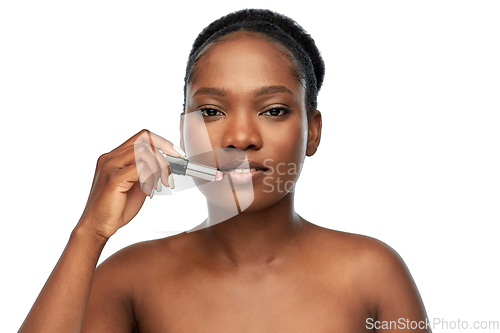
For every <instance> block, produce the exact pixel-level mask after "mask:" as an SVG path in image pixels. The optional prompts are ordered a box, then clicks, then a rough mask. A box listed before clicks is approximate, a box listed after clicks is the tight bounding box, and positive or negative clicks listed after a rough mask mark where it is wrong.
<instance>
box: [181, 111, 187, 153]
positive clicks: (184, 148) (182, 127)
mask: <svg viewBox="0 0 500 333" xmlns="http://www.w3.org/2000/svg"><path fill="white" fill-rule="evenodd" d="M180 132H181V142H180V144H181V149H182V150H183V151H186V147H185V145H184V112H183V113H181V121H180Z"/></svg>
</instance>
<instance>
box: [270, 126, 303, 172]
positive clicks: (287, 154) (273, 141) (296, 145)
mask: <svg viewBox="0 0 500 333" xmlns="http://www.w3.org/2000/svg"><path fill="white" fill-rule="evenodd" d="M265 141H267V142H265V144H267V145H268V147H272V150H273V153H274V154H275V156H276V157H277V158H280V159H282V160H283V162H285V161H289V162H296V163H301V161H302V160H303V159H304V157H305V153H306V147H307V125H304V124H303V122H302V121H297V122H294V123H293V124H289V125H287V126H285V127H283V128H280V129H273V130H272V131H270V133H269V136H268V140H265Z"/></svg>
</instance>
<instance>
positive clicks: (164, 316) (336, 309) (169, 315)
mask: <svg viewBox="0 0 500 333" xmlns="http://www.w3.org/2000/svg"><path fill="white" fill-rule="evenodd" d="M155 285H156V286H159V285H160V286H161V287H159V288H158V287H156V288H152V285H151V288H148V287H147V286H146V285H144V286H142V288H144V289H143V290H141V297H140V298H138V301H137V302H136V304H134V314H135V317H136V320H137V323H138V327H139V332H141V333H156V332H162V333H168V332H175V333H183V332H190V333H196V332H217V333H224V332H242V333H243V332H249V333H250V332H259V333H265V332H287V333H293V332H311V333H315V332H318V333H319V332H366V331H367V330H366V327H365V325H366V319H367V317H368V316H369V313H368V311H367V309H366V306H365V305H364V304H363V301H362V299H361V298H360V297H358V296H357V295H356V291H355V290H353V286H352V285H349V284H345V283H337V284H335V283H333V284H331V283H324V282H323V281H321V279H316V278H308V277H306V276H302V275H298V276H286V277H276V276H271V277H262V276H259V277H239V278H228V279H212V278H203V276H198V277H196V278H193V277H186V278H185V279H176V280H175V281H173V280H170V283H165V284H156V283H155Z"/></svg>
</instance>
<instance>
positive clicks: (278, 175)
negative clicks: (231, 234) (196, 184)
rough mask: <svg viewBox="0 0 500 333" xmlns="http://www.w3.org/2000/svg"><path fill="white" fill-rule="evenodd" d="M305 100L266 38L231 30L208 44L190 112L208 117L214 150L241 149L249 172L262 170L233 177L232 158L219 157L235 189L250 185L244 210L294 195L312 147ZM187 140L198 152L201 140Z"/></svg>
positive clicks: (189, 95) (189, 99)
mask: <svg viewBox="0 0 500 333" xmlns="http://www.w3.org/2000/svg"><path fill="white" fill-rule="evenodd" d="M304 100H305V92H304V88H303V86H302V84H301V82H299V79H298V78H297V73H296V70H295V69H294V65H293V63H292V61H291V59H290V58H289V57H287V56H286V55H285V51H284V49H283V48H282V47H281V46H279V45H277V44H276V43H273V42H270V41H269V40H267V39H265V38H263V37H262V36H261V35H256V34H252V33H246V32H236V33H232V34H230V35H229V37H228V38H225V39H224V40H222V41H219V42H217V43H215V44H212V45H210V46H209V48H208V49H207V50H206V52H205V53H204V54H203V55H202V56H201V58H200V59H199V61H198V63H197V64H196V67H195V70H194V74H193V77H192V80H191V82H190V84H189V85H188V87H187V90H186V110H185V112H186V113H187V114H188V115H189V113H192V112H196V113H199V114H201V115H202V116H203V118H204V122H205V126H206V130H207V133H208V137H209V140H210V144H211V149H212V150H214V151H216V152H217V151H220V150H219V149H220V148H226V149H229V150H230V149H234V148H236V149H238V150H241V151H243V152H244V154H243V156H244V155H245V154H246V158H247V159H248V160H249V164H250V165H249V168H251V169H257V170H256V171H249V170H246V171H245V170H236V171H235V172H231V171H229V170H228V169H234V168H235V166H231V165H229V166H226V167H225V166H224V164H226V162H228V161H227V160H226V161H221V158H220V157H219V158H218V163H217V167H218V168H219V169H220V170H221V171H224V173H225V175H224V177H225V178H229V177H230V179H231V180H232V184H231V185H235V184H236V185H238V184H245V183H246V184H251V185H252V186H250V188H252V189H253V202H252V203H251V205H250V206H249V207H248V208H246V211H256V210H261V209H264V208H267V207H269V206H271V205H273V204H274V203H276V202H278V201H279V200H280V199H282V198H283V197H284V196H286V195H287V194H288V193H289V192H291V191H293V190H294V185H295V183H296V181H297V179H298V176H299V173H300V171H301V168H302V163H303V161H304V158H305V155H306V147H307V137H308V122H307V116H306V109H305V103H304ZM181 128H182V126H181ZM181 141H182V145H184V147H183V148H185V150H186V151H187V154H188V156H190V155H192V154H190V151H194V150H195V147H192V146H193V145H194V143H193V142H196V140H191V141H190V140H188V133H187V131H186V130H184V133H183V138H182V139H181ZM198 144H199V143H198ZM254 163H255V165H254ZM241 171H243V174H240V173H239V172H241ZM220 195H221V196H222V197H224V195H225V194H224V193H220ZM230 196H231V195H228V196H227V198H229V197H230ZM208 199H209V200H210V198H208ZM230 199H233V198H230Z"/></svg>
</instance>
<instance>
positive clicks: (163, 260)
mask: <svg viewBox="0 0 500 333" xmlns="http://www.w3.org/2000/svg"><path fill="white" fill-rule="evenodd" d="M185 244H186V236H185V233H182V234H178V235H174V236H170V237H165V238H161V239H154V240H148V241H142V242H138V243H135V244H132V245H129V246H127V247H125V248H123V249H121V250H119V251H117V252H116V253H114V254H113V255H111V256H110V257H109V258H107V259H106V260H104V261H103V262H102V263H101V264H100V265H99V267H98V268H97V271H101V272H102V274H113V275H117V274H118V275H120V276H122V277H124V278H125V277H127V276H128V277H129V278H130V277H133V276H134V275H135V274H144V273H145V272H147V271H149V270H151V269H154V268H155V267H159V266H162V267H165V265H168V264H174V262H175V260H176V258H178V257H179V253H181V252H182V250H183V247H185ZM97 271H96V272H97Z"/></svg>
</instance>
